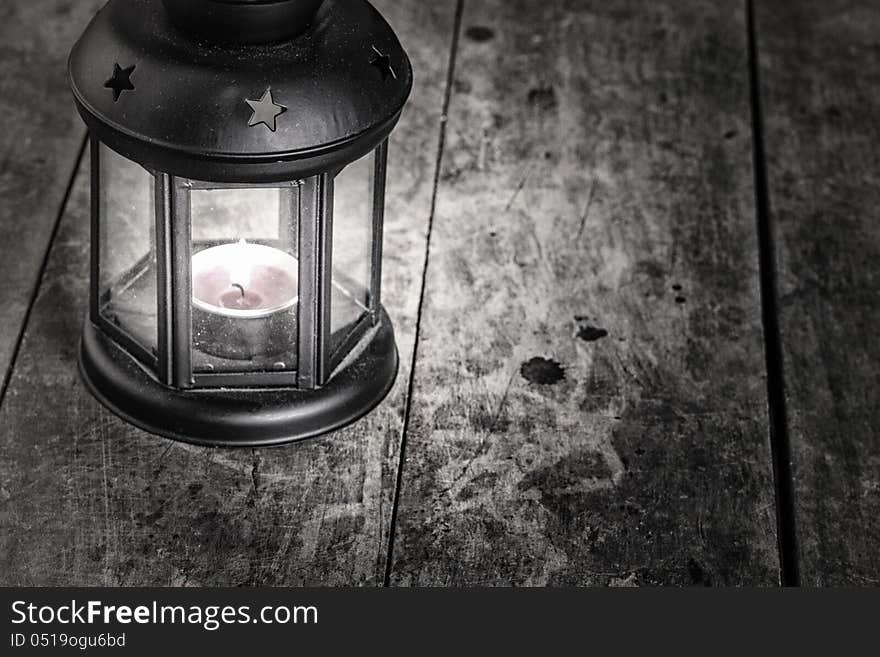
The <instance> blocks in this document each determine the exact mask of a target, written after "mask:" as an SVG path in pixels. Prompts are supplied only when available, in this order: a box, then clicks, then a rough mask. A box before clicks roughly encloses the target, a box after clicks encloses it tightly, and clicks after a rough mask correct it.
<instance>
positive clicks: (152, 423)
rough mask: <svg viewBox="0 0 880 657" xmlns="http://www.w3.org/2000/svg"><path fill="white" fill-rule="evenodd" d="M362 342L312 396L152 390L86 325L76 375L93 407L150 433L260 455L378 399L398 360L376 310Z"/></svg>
mask: <svg viewBox="0 0 880 657" xmlns="http://www.w3.org/2000/svg"><path fill="white" fill-rule="evenodd" d="M364 339H365V340H368V341H369V342H368V343H367V344H366V345H363V346H362V347H360V353H359V354H358V355H357V356H356V357H354V358H353V360H351V361H350V362H349V363H348V364H347V366H345V367H344V369H341V370H340V371H338V372H336V373H335V375H334V376H333V377H332V378H331V379H330V381H329V382H328V383H327V384H326V385H324V386H322V387H321V388H318V389H316V390H301V389H297V388H260V389H247V388H238V389H231V388H222V389H193V390H179V389H176V388H169V387H167V386H165V385H162V384H161V383H159V382H158V381H157V380H156V379H155V378H154V377H153V376H152V375H151V374H150V373H149V372H147V371H146V370H145V369H144V368H143V367H142V366H141V365H139V364H138V363H137V361H135V360H134V359H133V358H132V357H131V356H130V355H129V354H128V353H126V352H125V351H124V350H123V349H122V348H121V347H119V345H117V344H116V343H115V342H113V341H112V340H111V339H110V338H108V337H107V336H106V335H105V334H104V333H103V332H102V331H101V330H100V329H98V328H97V327H95V326H94V324H92V322H91V321H90V320H89V319H86V322H85V325H84V327H83V336H82V343H81V346H80V358H79V369H80V374H81V376H82V379H83V381H84V382H85V383H86V386H87V387H88V388H89V390H90V391H91V393H92V394H93V395H94V396H95V397H96V398H97V399H98V401H100V402H101V403H102V404H103V405H104V406H106V407H107V408H108V409H110V410H111V411H113V413H115V414H116V415H118V416H120V417H121V418H123V419H124V420H126V421H128V422H130V423H131V424H134V425H135V426H138V427H140V428H141V429H144V430H146V431H149V432H150V433H154V434H157V435H160V436H164V437H166V438H171V439H173V440H180V441H183V442H187V443H194V444H197V445H208V446H212V447H265V446H271V445H281V444H284V443H289V442H294V441H297V440H303V439H306V438H312V437H315V436H319V435H322V434H325V433H329V432H331V431H335V430H336V429H340V428H342V427H344V426H346V425H348V424H351V423H352V422H355V421H356V420H358V419H360V418H361V417H363V416H364V415H366V414H367V413H369V412H370V411H371V410H372V409H373V408H375V407H376V406H377V405H378V404H379V403H380V402H381V401H382V400H383V399H384V398H385V396H386V395H387V394H388V392H389V391H390V390H391V386H392V385H393V384H394V380H395V378H396V377H397V367H398V355H397V346H396V344H395V342H394V329H393V328H392V326H391V320H390V319H389V317H388V315H387V313H386V312H385V310H384V309H383V310H382V311H381V316H380V321H379V324H378V326H377V327H376V329H374V331H373V332H372V335H371V337H367V338H364ZM356 351H357V350H356Z"/></svg>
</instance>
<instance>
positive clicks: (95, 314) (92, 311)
mask: <svg viewBox="0 0 880 657" xmlns="http://www.w3.org/2000/svg"><path fill="white" fill-rule="evenodd" d="M89 142H90V145H91V148H90V157H91V170H92V171H91V174H92V178H91V180H92V186H91V194H92V199H91V200H92V207H91V228H92V235H91V245H92V248H91V253H90V262H89V265H90V276H91V280H90V283H89V318H90V319H91V320H92V323H93V324H96V325H97V324H98V323H99V321H100V316H101V313H100V308H99V304H100V298H101V290H100V287H101V269H100V267H101V265H100V259H101V251H102V249H101V240H102V239H103V236H102V233H101V142H100V141H98V139H97V138H95V137H92V136H90V137H89Z"/></svg>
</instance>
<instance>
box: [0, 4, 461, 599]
mask: <svg viewBox="0 0 880 657" xmlns="http://www.w3.org/2000/svg"><path fill="white" fill-rule="evenodd" d="M14 4H24V3H14ZM375 4H376V5H377V6H378V8H379V9H380V10H381V11H382V12H383V13H384V14H385V16H386V17H387V18H388V20H389V22H390V23H391V24H392V25H393V26H394V28H395V29H396V30H397V31H398V33H399V34H400V37H401V40H402V41H403V43H404V45H405V47H406V48H407V50H408V51H409V53H410V55H411V57H412V59H413V64H414V67H415V69H416V70H417V72H418V75H417V78H416V87H415V89H414V92H413V100H412V102H411V103H410V105H409V106H408V109H407V110H406V112H405V114H404V117H403V119H402V123H401V125H400V127H399V128H398V129H397V131H396V132H395V133H394V136H393V138H392V144H391V166H390V171H389V189H388V206H387V225H386V232H385V246H386V258H385V262H384V275H385V290H386V295H385V300H386V306H387V307H388V310H389V312H390V314H391V316H392V318H393V320H394V322H395V328H396V331H397V338H398V345H399V347H400V351H401V361H402V363H403V366H402V370H401V373H400V376H399V379H398V384H397V387H396V388H395V389H394V391H393V392H392V394H391V396H390V398H389V399H388V400H387V401H386V402H385V403H384V404H383V406H382V407H381V408H380V409H378V410H377V411H376V412H374V413H373V414H371V415H370V416H369V417H368V418H366V419H365V420H363V421H362V422H360V423H358V424H357V425H355V426H354V427H351V428H349V429H348V430H345V431H343V432H340V433H338V434H336V435H334V436H332V437H330V438H327V439H322V440H317V441H311V442H308V443H305V444H301V445H294V446H289V447H284V448H276V449H270V450H256V451H252V450H245V451H240V450H239V451H232V450H211V449H204V448H197V447H191V446H186V445H182V444H176V443H172V442H169V441H167V440H164V439H159V438H156V437H153V436H150V435H147V434H145V433H143V432H141V431H139V430H137V429H134V428H132V427H130V426H128V425H126V424H124V423H123V422H122V421H120V420H118V419H117V418H115V417H114V416H113V415H111V414H110V413H108V412H106V411H105V410H103V409H102V408H101V407H99V405H98V404H97V402H95V401H93V400H92V399H91V397H90V396H89V395H88V393H87V392H86V391H85V390H84V388H83V386H82V384H81V383H80V382H79V380H78V377H77V374H76V364H75V363H76V350H77V341H78V334H79V327H80V322H81V319H82V316H83V312H84V310H85V308H86V294H87V276H88V271H87V270H88V266H87V262H88V260H87V252H88V235H87V226H88V217H87V206H88V199H87V180H86V176H85V174H84V173H83V171H81V173H80V178H79V180H78V181H77V184H76V187H75V190H74V193H73V196H72V199H71V202H70V203H69V206H68V208H67V212H66V214H65V216H64V218H63V221H62V225H61V227H60V231H59V235H58V238H57V240H56V242H55V244H54V245H53V250H52V253H51V257H50V262H49V265H48V269H47V271H46V275H45V279H44V284H43V286H42V289H41V290H40V293H39V298H38V300H37V303H36V306H35V309H34V312H33V315H32V320H31V322H30V324H29V326H28V327H27V332H26V335H25V338H24V342H23V346H22V351H21V356H20V358H19V361H18V365H17V368H16V370H15V372H14V376H13V379H12V382H11V386H10V389H9V394H8V396H7V399H6V402H5V404H4V407H3V409H2V414H0V529H2V531H0V583H2V584H5V585H14V584H26V585H258V584H261V585H296V584H328V585H333V584H352V585H361V584H363V585H369V584H376V583H381V580H382V576H383V574H384V568H385V559H386V555H387V543H388V524H389V515H390V511H391V498H392V489H393V487H394V483H395V474H396V471H397V459H398V454H399V444H400V440H401V429H402V409H403V404H404V396H405V392H406V389H407V380H408V375H409V372H408V369H409V368H408V364H409V362H410V359H411V353H412V351H411V350H412V348H413V339H414V324H415V315H416V308H417V304H418V294H419V290H420V285H421V275H422V262H421V259H420V258H418V257H414V256H413V254H420V253H423V252H424V248H425V235H426V227H427V220H428V216H429V208H430V202H431V196H432V190H433V179H434V173H435V165H436V159H437V135H438V133H439V126H440V108H441V106H442V100H443V96H444V88H445V81H446V65H447V61H448V51H449V48H450V43H451V34H452V26H453V18H454V2H439V3H423V2H420V1H418V0H409V1H406V2H399V1H392V0H382V1H381V2H376V3H375ZM4 6H5V5H4ZM56 104H57V103H53V106H54V105H56ZM59 111H62V112H64V111H66V110H59Z"/></svg>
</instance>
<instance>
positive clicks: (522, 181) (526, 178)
mask: <svg viewBox="0 0 880 657" xmlns="http://www.w3.org/2000/svg"><path fill="white" fill-rule="evenodd" d="M523 171H524V173H523V175H522V178H521V179H520V181H519V184H518V185H517V186H516V189H515V190H513V195H512V196H511V197H510V200H509V201H508V202H507V205H506V206H504V211H505V212H507V211H508V210H510V208H512V207H513V204H514V202H515V201H516V199H517V197H518V196H519V193H520V192H521V191H522V190H523V188H524V187H525V186H526V183H527V182H528V181H529V177H530V176H531V175H532V167H531V165H530V164H527V165H526V166H525V167H524V168H523Z"/></svg>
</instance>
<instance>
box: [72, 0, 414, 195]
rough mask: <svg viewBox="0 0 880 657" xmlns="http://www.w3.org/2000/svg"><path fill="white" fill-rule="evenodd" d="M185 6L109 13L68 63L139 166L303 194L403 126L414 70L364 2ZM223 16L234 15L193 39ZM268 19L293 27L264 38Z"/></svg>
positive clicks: (94, 114)
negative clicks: (299, 182)
mask: <svg viewBox="0 0 880 657" xmlns="http://www.w3.org/2000/svg"><path fill="white" fill-rule="evenodd" d="M190 1H191V0H187V2H190ZM182 4H183V3H181V2H178V1H177V0H110V2H109V3H108V4H107V5H106V6H105V7H104V8H103V9H102V10H101V11H100V12H99V13H98V14H97V15H96V16H95V18H94V19H93V21H92V22H91V24H90V25H89V27H88V28H87V29H86V31H85V32H84V34H83V35H82V36H81V37H80V39H79V41H78V42H77V43H76V45H75V46H74V48H73V51H72V52H71V55H70V61H69V74H70V84H71V88H72V90H73V94H74V97H75V100H76V103H77V107H78V109H79V111H80V114H81V115H82V116H83V119H84V120H85V122H86V124H87V125H88V127H89V129H90V131H91V132H92V133H93V135H94V136H96V137H97V138H99V139H101V141H103V142H104V143H106V144H107V145H108V146H109V147H111V148H113V149H114V150H116V151H117V152H119V153H120V154H122V155H124V156H126V157H128V158H129V159H132V160H135V161H137V162H140V163H142V164H144V165H145V166H147V167H150V168H153V169H156V170H160V171H164V172H168V173H171V174H174V175H179V176H185V177H189V178H195V179H200V180H210V181H218V182H249V183H260V182H276V181H281V180H294V179H298V178H304V177H308V176H311V175H315V174H316V173H319V172H322V171H332V170H335V169H340V168H342V167H343V166H345V165H346V164H348V163H350V162H352V161H354V160H356V159H358V158H359V157H361V156H362V155H365V154H366V153H368V152H370V151H371V150H372V149H374V148H375V147H377V146H378V145H379V144H380V143H381V142H382V141H383V140H384V139H385V138H386V137H387V136H388V134H389V133H390V132H391V130H392V129H393V128H394V126H395V124H396V123H397V120H398V119H399V117H400V113H401V111H402V109H403V106H404V104H405V102H406V99H407V97H408V96H409V93H410V90H411V88H412V69H411V66H410V62H409V58H408V57H407V55H406V52H405V51H404V50H403V48H402V46H401V45H400V42H399V41H398V39H397V37H396V35H395V34H394V32H393V30H392V29H391V27H390V26H389V25H388V23H387V22H386V21H385V20H384V19H383V18H382V16H381V15H380V14H379V13H378V12H377V11H376V10H375V9H374V8H373V7H372V6H371V5H370V4H369V3H368V2H367V1H366V0H324V1H323V2H321V1H320V0H275V1H274V2H266V1H260V0H238V1H237V2H232V1H231V0H198V2H195V3H193V4H192V7H191V8H190V9H189V10H187V11H186V12H184V14H185V15H183V14H179V13H178V12H177V11H176V10H175V8H177V10H179V9H180V7H181V6H182ZM217 8H219V9H220V10H221V13H222V12H225V11H227V10H230V11H232V12H233V13H232V14H228V13H224V14H222V16H223V17H221V18H220V19H217V18H216V16H215V18H214V19H207V18H206V21H205V22H204V25H209V26H213V27H210V28H209V27H204V25H203V27H202V28H196V27H192V25H197V24H199V21H198V20H195V19H194V16H195V15H196V14H194V12H198V11H204V12H205V13H204V16H205V17H207V16H211V15H214V14H212V13H211V12H213V11H214V10H216V9H217ZM266 10H268V11H269V12H270V13H271V12H273V11H274V12H281V13H278V14H275V17H276V18H277V19H283V20H281V24H282V25H283V27H281V28H272V30H270V31H269V32H266V31H265V29H266V26H267V25H270V24H271V23H272V21H269V22H267V21H265V20H264V19H265V16H266V15H269V14H260V13H259V12H260V11H266ZM285 11H287V12H292V13H288V14H285V13H284V12H285ZM235 12H244V13H238V14H236V13H235ZM248 12H255V13H253V14H251V13H248ZM294 14H296V15H294ZM230 15H232V16H238V19H236V20H237V21H238V23H239V29H238V31H237V32H235V31H233V33H234V34H237V42H233V41H232V39H231V38H230V37H229V34H230V32H229V22H228V20H229V16H230ZM260 16H263V18H260ZM285 16H286V18H285ZM248 17H250V18H248ZM215 19H216V20H215ZM250 19H252V20H250ZM187 21H191V22H187ZM212 21H213V22H212ZM224 25H225V26H226V27H224ZM261 30H263V31H262V32H261ZM279 35H281V36H283V37H284V38H282V39H281V40H277V37H278V36H279Z"/></svg>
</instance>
